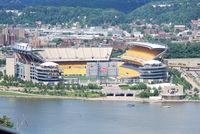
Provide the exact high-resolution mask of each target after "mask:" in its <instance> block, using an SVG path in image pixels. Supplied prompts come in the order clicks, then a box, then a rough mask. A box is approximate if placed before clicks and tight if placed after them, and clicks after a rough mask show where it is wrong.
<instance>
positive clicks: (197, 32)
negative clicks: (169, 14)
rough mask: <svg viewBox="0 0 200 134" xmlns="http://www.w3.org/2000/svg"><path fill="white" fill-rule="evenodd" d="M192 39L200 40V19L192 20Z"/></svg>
mask: <svg viewBox="0 0 200 134" xmlns="http://www.w3.org/2000/svg"><path fill="white" fill-rule="evenodd" d="M191 28H192V41H196V42H199V41H200V19H198V20H192V21H191Z"/></svg>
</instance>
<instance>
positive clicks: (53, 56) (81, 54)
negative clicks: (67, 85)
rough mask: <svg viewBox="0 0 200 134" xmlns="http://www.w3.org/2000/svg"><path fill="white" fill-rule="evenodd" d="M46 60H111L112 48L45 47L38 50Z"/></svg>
mask: <svg viewBox="0 0 200 134" xmlns="http://www.w3.org/2000/svg"><path fill="white" fill-rule="evenodd" d="M38 53H39V54H40V55H41V56H42V57H44V58H45V60H46V61H54V62H67V61H68V62H70V61H71V62H72V61H109V60H110V56H111V53H112V48H100V47H89V48H83V47H82V48H44V49H42V51H39V52H38Z"/></svg>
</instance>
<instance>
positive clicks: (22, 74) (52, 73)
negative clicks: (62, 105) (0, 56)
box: [7, 42, 168, 83]
mask: <svg viewBox="0 0 200 134" xmlns="http://www.w3.org/2000/svg"><path fill="white" fill-rule="evenodd" d="M128 45H129V46H130V48H129V49H128V50H127V51H126V52H125V53H124V54H123V55H121V56H120V58H117V60H116V59H112V58H111V55H112V51H113V48H111V47H79V48H40V49H38V48H32V47H31V46H29V44H26V43H17V44H15V45H14V46H13V51H14V60H12V61H13V62H9V61H8V63H9V66H12V67H13V68H14V74H13V75H16V76H17V77H19V78H21V79H24V80H32V81H35V82H39V83H58V82H60V81H64V82H66V83H80V82H82V83H85V82H91V81H93V82H101V83H109V82H117V83H133V82H151V81H158V82H162V81H165V80H167V77H168V75H167V67H166V65H164V64H163V63H162V62H161V61H162V57H163V55H164V54H165V52H166V50H167V47H165V46H161V45H157V44H151V43H145V42H129V43H128ZM9 59H10V58H9ZM7 71H9V70H7Z"/></svg>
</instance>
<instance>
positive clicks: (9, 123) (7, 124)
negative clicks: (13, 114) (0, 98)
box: [0, 115, 14, 128]
mask: <svg viewBox="0 0 200 134" xmlns="http://www.w3.org/2000/svg"><path fill="white" fill-rule="evenodd" d="M0 125H2V126H4V127H8V128H13V127H14V124H13V123H12V121H11V120H10V118H8V117H6V116H5V115H4V116H3V117H0Z"/></svg>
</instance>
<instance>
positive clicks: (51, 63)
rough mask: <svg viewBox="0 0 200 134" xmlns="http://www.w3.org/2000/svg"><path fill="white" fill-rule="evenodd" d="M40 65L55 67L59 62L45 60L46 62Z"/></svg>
mask: <svg viewBox="0 0 200 134" xmlns="http://www.w3.org/2000/svg"><path fill="white" fill-rule="evenodd" d="M40 65H41V66H45V67H47V66H53V67H55V66H58V64H57V63H54V62H44V63H42V64H40Z"/></svg>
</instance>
